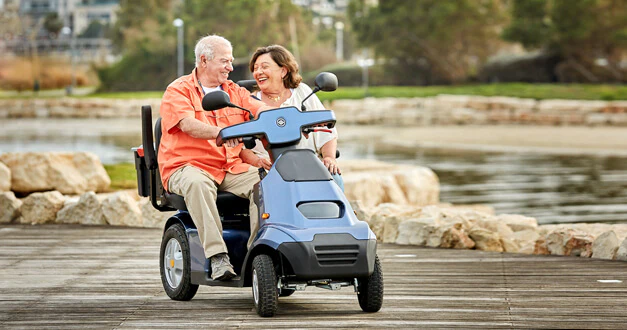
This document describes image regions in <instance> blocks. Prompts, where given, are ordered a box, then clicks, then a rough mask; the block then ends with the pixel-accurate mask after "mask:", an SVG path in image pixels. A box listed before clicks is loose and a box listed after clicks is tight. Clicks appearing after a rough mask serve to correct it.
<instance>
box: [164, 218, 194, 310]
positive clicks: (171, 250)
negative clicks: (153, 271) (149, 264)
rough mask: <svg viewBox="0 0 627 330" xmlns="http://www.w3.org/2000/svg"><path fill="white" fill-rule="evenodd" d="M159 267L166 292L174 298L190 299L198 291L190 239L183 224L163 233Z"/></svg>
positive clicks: (173, 226)
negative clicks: (194, 279)
mask: <svg viewBox="0 0 627 330" xmlns="http://www.w3.org/2000/svg"><path fill="white" fill-rule="evenodd" d="M159 255H160V257H159V266H160V267H159V268H160V270H161V282H162V283H163V289H164V290H165V293H166V294H167V295H168V297H170V298H171V299H173V300H182V301H185V300H190V299H192V298H193V297H194V296H195V295H196V292H197V291H198V285H197V284H192V281H191V265H190V257H189V241H188V240H187V235H186V234H185V229H184V228H183V226H182V225H181V224H178V223H177V224H174V225H172V226H170V227H169V228H168V229H167V230H166V231H165V233H164V234H163V239H162V240H161V252H160V254H159Z"/></svg>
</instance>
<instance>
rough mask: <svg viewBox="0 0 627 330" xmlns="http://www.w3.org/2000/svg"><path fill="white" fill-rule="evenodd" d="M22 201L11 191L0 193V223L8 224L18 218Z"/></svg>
mask: <svg viewBox="0 0 627 330" xmlns="http://www.w3.org/2000/svg"><path fill="white" fill-rule="evenodd" d="M21 206H22V201H21V200H19V199H17V198H16V197H15V194H14V193H13V192H12V191H5V192H0V223H10V222H13V221H15V220H17V219H18V218H19V216H20V214H21V213H20V207H21Z"/></svg>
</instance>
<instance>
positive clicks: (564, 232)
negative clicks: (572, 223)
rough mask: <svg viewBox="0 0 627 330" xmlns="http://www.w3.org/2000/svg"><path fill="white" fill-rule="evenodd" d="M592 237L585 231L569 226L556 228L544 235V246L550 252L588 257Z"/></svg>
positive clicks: (590, 251) (590, 250)
mask: <svg viewBox="0 0 627 330" xmlns="http://www.w3.org/2000/svg"><path fill="white" fill-rule="evenodd" d="M593 242H594V237H593V236H592V235H590V234H588V233H586V232H583V231H579V230H574V229H570V228H558V229H556V230H554V231H553V232H551V233H549V234H548V235H547V237H546V246H547V249H548V250H549V252H550V253H551V254H554V255H565V256H577V257H579V256H581V257H590V256H591V255H592V243H593Z"/></svg>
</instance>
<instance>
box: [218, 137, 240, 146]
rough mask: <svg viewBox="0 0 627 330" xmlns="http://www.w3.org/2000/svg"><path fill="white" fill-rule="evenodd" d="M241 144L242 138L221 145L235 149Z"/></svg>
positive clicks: (229, 140)
mask: <svg viewBox="0 0 627 330" xmlns="http://www.w3.org/2000/svg"><path fill="white" fill-rule="evenodd" d="M241 142H242V138H235V139H228V140H226V141H224V142H223V144H226V146H227V147H229V148H235V147H237V145H238V144H240V143H241Z"/></svg>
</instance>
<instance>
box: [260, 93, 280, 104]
mask: <svg viewBox="0 0 627 330" xmlns="http://www.w3.org/2000/svg"><path fill="white" fill-rule="evenodd" d="M264 94H265V95H266V96H267V97H268V98H269V99H270V100H272V101H274V102H279V101H281V94H283V92H281V93H279V95H277V96H276V97H273V96H270V95H269V94H266V93H264Z"/></svg>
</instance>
